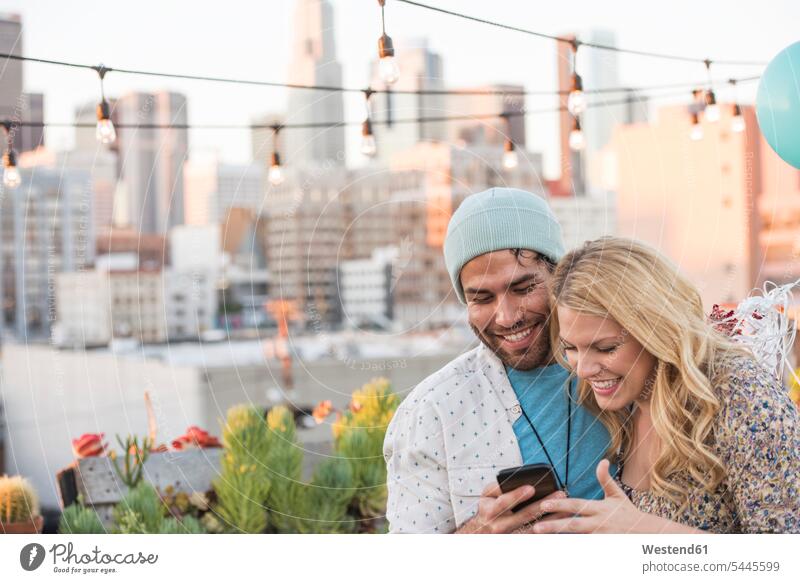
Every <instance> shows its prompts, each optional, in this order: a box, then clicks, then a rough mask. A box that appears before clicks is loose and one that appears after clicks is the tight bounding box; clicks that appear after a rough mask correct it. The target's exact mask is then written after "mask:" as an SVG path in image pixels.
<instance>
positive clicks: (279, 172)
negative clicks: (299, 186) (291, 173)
mask: <svg viewBox="0 0 800 583" xmlns="http://www.w3.org/2000/svg"><path fill="white" fill-rule="evenodd" d="M284 178H285V177H284V175H283V168H281V166H280V164H273V165H272V166H270V167H269V183H270V184H271V185H272V186H278V185H279V184H280V183H281V182H283V180H284Z"/></svg>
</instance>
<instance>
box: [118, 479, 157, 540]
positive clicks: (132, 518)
mask: <svg viewBox="0 0 800 583" xmlns="http://www.w3.org/2000/svg"><path fill="white" fill-rule="evenodd" d="M166 514H167V507H166V505H165V504H164V502H163V501H162V500H161V498H160V497H159V495H158V492H157V491H156V489H155V488H154V487H153V486H151V485H150V484H147V483H144V482H143V483H141V484H138V485H137V486H135V487H134V488H132V489H131V490H130V491H129V492H128V493H127V494H126V495H125V497H124V498H123V499H122V500H121V501H120V502H119V503H118V504H117V505H116V506H115V507H114V510H113V516H114V524H115V525H116V528H117V532H119V533H121V534H144V533H149V534H157V533H159V532H161V527H162V523H163V522H164V518H165V516H166Z"/></svg>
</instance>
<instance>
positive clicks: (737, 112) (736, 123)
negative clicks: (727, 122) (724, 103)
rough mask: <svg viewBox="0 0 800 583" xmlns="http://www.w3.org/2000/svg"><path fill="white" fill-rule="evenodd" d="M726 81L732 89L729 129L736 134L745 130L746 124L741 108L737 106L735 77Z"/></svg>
mask: <svg viewBox="0 0 800 583" xmlns="http://www.w3.org/2000/svg"><path fill="white" fill-rule="evenodd" d="M728 83H730V84H731V86H732V87H733V90H734V95H733V99H734V101H733V118H731V131H732V132H733V133H736V134H741V133H742V132H743V131H744V130H745V128H746V124H745V122H744V116H743V115H742V108H741V107H739V99H738V96H737V95H736V79H730V80H729V81H728Z"/></svg>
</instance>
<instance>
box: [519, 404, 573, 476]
mask: <svg viewBox="0 0 800 583" xmlns="http://www.w3.org/2000/svg"><path fill="white" fill-rule="evenodd" d="M567 391H568V392H567V456H566V468H565V470H564V481H563V482H562V481H561V477H560V476H559V475H558V468H556V465H555V464H554V463H553V459H552V458H551V457H550V453H549V452H548V451H547V448H546V447H545V446H544V441H542V438H541V436H539V432H538V431H536V427H535V426H534V425H533V422H532V421H531V418H530V417H528V414H527V413H526V412H525V408H524V407H523V406H522V404H521V403H520V406H519V409H520V411H522V414H523V415H524V416H525V420H526V421H527V422H528V425H530V426H531V429H532V430H533V434H534V435H535V436H536V439H537V440H538V441H539V445H540V446H542V451H543V452H544V455H545V456H546V457H547V461H548V462H550V466H551V467H552V468H553V472H554V473H555V475H556V480H558V485H559V487H560V488H561V489H562V490H564V491H567V484H569V453H570V450H571V444H570V439H571V437H572V391H571V390H570V389H568V390H567Z"/></svg>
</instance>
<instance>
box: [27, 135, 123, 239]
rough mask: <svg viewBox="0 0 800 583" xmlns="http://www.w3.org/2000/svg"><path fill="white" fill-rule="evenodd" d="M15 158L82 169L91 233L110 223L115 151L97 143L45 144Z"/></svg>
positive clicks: (29, 163)
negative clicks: (90, 146) (61, 147)
mask: <svg viewBox="0 0 800 583" xmlns="http://www.w3.org/2000/svg"><path fill="white" fill-rule="evenodd" d="M19 159H20V165H22V166H26V167H28V168H33V167H42V166H44V167H48V168H53V169H56V168H68V169H70V170H82V171H85V172H86V173H87V174H88V175H89V176H90V178H91V185H90V186H91V188H90V189H91V204H92V217H93V221H94V225H93V230H94V233H100V232H102V231H104V230H105V229H107V228H109V227H111V225H112V222H113V221H112V218H113V213H114V195H115V192H116V187H117V155H116V153H115V152H114V151H113V150H108V149H106V148H104V147H98V148H96V149H95V150H92V151H90V150H84V149H74V150H69V151H64V152H54V151H53V150H50V149H47V148H37V149H36V150H32V151H28V152H23V153H22V154H21V155H20V157H19Z"/></svg>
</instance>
